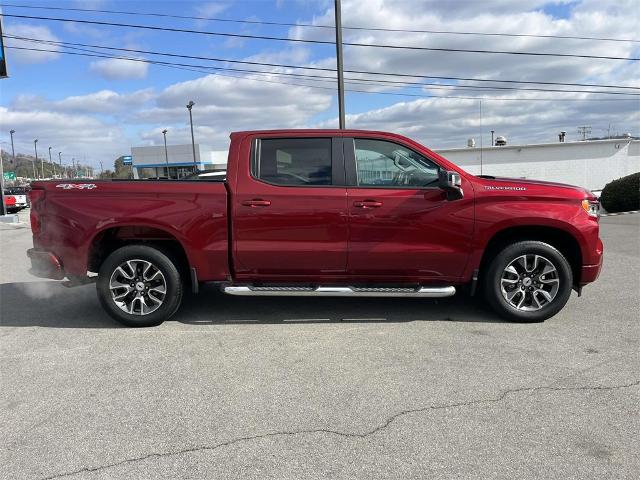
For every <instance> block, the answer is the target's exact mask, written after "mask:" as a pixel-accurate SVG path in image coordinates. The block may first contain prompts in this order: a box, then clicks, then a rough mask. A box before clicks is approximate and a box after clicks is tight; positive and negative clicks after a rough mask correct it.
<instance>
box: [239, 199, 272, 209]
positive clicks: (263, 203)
mask: <svg viewBox="0 0 640 480" xmlns="http://www.w3.org/2000/svg"><path fill="white" fill-rule="evenodd" d="M242 205H244V206H245V207H268V206H269V205H271V202H270V201H269V200H262V199H261V198H256V199H254V200H245V201H244V202H242Z"/></svg>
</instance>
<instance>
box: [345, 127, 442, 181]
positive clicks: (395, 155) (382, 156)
mask: <svg viewBox="0 0 640 480" xmlns="http://www.w3.org/2000/svg"><path fill="white" fill-rule="evenodd" d="M354 142H355V156H356V172H357V178H358V186H361V187H390V188H393V187H399V188H420V187H427V186H434V185H436V184H437V183H438V170H439V167H438V166H437V165H436V164H435V163H433V162H432V161H431V160H428V159H426V158H425V157H423V156H422V155H420V154H418V153H416V152H414V151H413V150H409V149H408V148H405V147H403V146H402V145H399V144H397V143H393V142H387V141H385V140H371V139H366V138H356V139H355V140H354Z"/></svg>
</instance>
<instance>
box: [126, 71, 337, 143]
mask: <svg viewBox="0 0 640 480" xmlns="http://www.w3.org/2000/svg"><path fill="white" fill-rule="evenodd" d="M260 78H261V79H264V77H260ZM267 80H268V78H267ZM271 80H274V81H276V82H278V81H282V79H281V78H275V77H274V78H272V79H271ZM332 96H333V94H332V92H330V91H324V90H314V89H311V88H307V87H301V86H291V85H283V84H280V83H264V82H257V81H252V80H248V79H237V78H230V77H223V76H219V75H207V76H205V77H201V78H198V79H195V80H189V81H186V82H180V83H177V84H174V85H172V86H170V87H168V88H166V89H165V90H163V91H162V92H160V94H159V95H158V97H157V100H156V107H155V108H151V109H147V110H141V111H140V112H138V113H137V114H136V115H135V116H134V120H135V121H138V122H141V123H155V124H164V125H174V128H173V129H172V130H173V132H174V133H172V138H173V139H175V138H180V139H182V140H184V141H187V140H188V139H189V133H188V121H189V116H188V112H187V109H186V107H185V105H186V104H187V102H188V101H189V100H193V101H194V102H195V103H196V105H195V106H194V107H193V118H194V124H195V125H196V128H197V129H198V137H199V140H198V141H200V142H202V143H205V144H208V145H212V146H214V147H216V148H226V146H227V143H228V137H229V133H230V132H231V131H233V130H241V129H259V128H300V127H302V126H304V125H306V124H308V123H309V122H310V120H311V119H312V117H313V116H314V115H316V114H318V113H321V112H323V111H325V110H327V109H328V108H329V107H330V105H331V101H332ZM153 132H154V131H153V130H152V131H151V134H152V137H153V138H154V139H155V138H156V137H157V135H156V134H155V133H153ZM143 138H146V137H144V136H143ZM156 141H157V140H156Z"/></svg>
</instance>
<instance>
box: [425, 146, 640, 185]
mask: <svg viewBox="0 0 640 480" xmlns="http://www.w3.org/2000/svg"><path fill="white" fill-rule="evenodd" d="M436 152H438V153H439V154H440V155H442V156H443V157H445V158H446V159H448V160H451V161H452V162H453V163H455V164H456V165H459V166H461V167H462V168H464V169H465V170H466V171H468V172H469V173H473V174H474V175H479V174H480V173H482V174H484V175H494V176H500V177H515V178H530V179H536V180H547V181H551V182H560V183H568V184H571V185H578V186H581V187H585V188H588V189H590V190H602V188H603V187H604V186H605V185H606V184H607V183H609V182H610V181H611V180H614V179H616V178H620V177H624V176H625V175H630V174H632V173H635V172H638V171H640V140H633V139H630V138H624V139H608V140H587V141H581V142H557V143H541V144H533V145H505V146H501V147H484V148H482V149H481V148H479V147H477V146H476V147H467V148H451V149H444V150H436ZM481 163H482V171H481V168H480V164H481Z"/></svg>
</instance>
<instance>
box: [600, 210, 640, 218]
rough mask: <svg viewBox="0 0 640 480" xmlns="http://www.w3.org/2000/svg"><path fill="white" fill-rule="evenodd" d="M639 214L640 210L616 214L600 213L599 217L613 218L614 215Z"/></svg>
mask: <svg viewBox="0 0 640 480" xmlns="http://www.w3.org/2000/svg"><path fill="white" fill-rule="evenodd" d="M635 213H640V210H631V211H630V212H618V213H601V214H600V216H601V217H615V216H616V215H633V214H635Z"/></svg>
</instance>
